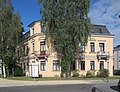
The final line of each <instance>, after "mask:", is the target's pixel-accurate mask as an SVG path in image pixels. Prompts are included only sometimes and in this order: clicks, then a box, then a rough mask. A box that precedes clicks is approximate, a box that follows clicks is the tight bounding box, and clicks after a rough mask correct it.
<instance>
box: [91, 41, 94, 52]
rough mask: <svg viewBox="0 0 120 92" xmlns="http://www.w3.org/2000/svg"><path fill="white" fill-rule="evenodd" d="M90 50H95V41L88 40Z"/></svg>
mask: <svg viewBox="0 0 120 92" xmlns="http://www.w3.org/2000/svg"><path fill="white" fill-rule="evenodd" d="M90 52H95V43H94V42H90Z"/></svg>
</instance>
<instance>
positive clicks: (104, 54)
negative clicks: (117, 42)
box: [97, 51, 109, 60]
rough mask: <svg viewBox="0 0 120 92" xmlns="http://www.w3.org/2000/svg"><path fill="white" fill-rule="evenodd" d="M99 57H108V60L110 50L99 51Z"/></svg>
mask: <svg viewBox="0 0 120 92" xmlns="http://www.w3.org/2000/svg"><path fill="white" fill-rule="evenodd" d="M97 58H98V59H106V60H108V59H109V52H100V51H99V52H98V53H97Z"/></svg>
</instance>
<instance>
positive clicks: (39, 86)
mask: <svg viewBox="0 0 120 92" xmlns="http://www.w3.org/2000/svg"><path fill="white" fill-rule="evenodd" d="M117 83H118V80H109V82H105V81H103V80H52V81H18V80H7V79H0V92H16V90H18V92H19V90H22V91H20V92H24V90H26V92H48V91H49V92H58V91H56V90H57V89H60V91H59V92H67V91H69V92H91V91H88V90H91V87H96V88H99V89H101V90H103V92H118V87H117ZM63 85H66V86H65V88H66V89H65V88H64V86H63ZM67 85H71V86H70V87H69V86H67ZM74 85H76V86H75V87H77V88H76V89H75V87H74ZM32 86H33V87H32ZM54 86H55V87H54ZM62 86H63V87H62ZM4 87H6V88H4ZM14 88H15V90H14ZM32 88H33V90H32ZM43 88H44V89H43ZM62 88H64V89H62ZM72 88H74V89H72ZM28 89H31V90H28ZM83 89H84V90H85V91H84V90H83ZM4 90H5V91H4ZM12 90H13V91H12ZM34 90H35V91H34ZM41 90H42V91H41ZM44 90H46V91H44ZM47 90H48V91H47ZM53 90H55V91H53ZM73 90H75V91H73ZM81 90H82V91H81ZM96 92H97V91H96ZM98 92H99V91H98Z"/></svg>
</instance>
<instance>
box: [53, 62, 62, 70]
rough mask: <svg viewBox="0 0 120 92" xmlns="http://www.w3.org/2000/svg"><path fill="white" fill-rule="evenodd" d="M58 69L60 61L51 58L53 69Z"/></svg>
mask: <svg viewBox="0 0 120 92" xmlns="http://www.w3.org/2000/svg"><path fill="white" fill-rule="evenodd" d="M59 70H60V61H59V60H53V71H59Z"/></svg>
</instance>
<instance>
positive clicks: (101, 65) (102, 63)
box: [100, 61, 104, 70]
mask: <svg viewBox="0 0 120 92" xmlns="http://www.w3.org/2000/svg"><path fill="white" fill-rule="evenodd" d="M101 69H104V61H100V70H101Z"/></svg>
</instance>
